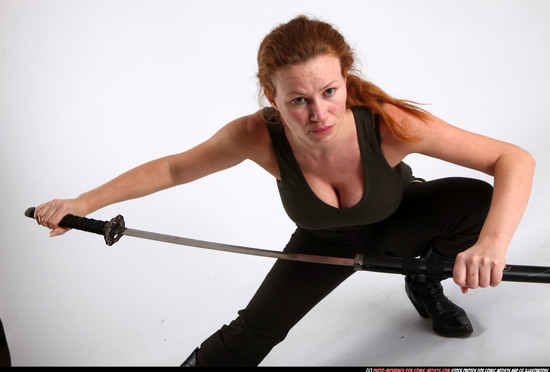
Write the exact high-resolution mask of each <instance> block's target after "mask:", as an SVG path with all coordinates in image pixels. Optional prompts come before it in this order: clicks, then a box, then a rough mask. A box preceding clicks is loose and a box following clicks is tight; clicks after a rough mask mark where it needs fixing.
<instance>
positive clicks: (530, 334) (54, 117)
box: [0, 0, 550, 366]
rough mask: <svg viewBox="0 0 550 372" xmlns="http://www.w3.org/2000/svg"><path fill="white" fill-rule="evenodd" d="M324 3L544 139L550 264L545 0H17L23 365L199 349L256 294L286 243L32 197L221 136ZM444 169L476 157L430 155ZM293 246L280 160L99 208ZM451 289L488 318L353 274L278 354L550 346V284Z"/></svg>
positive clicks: (11, 81) (399, 361)
mask: <svg viewBox="0 0 550 372" xmlns="http://www.w3.org/2000/svg"><path fill="white" fill-rule="evenodd" d="M301 13H305V14H308V15H312V16H315V17H319V18H322V19H324V20H328V21H330V22H332V23H333V24H335V25H336V26H337V27H338V28H339V29H340V30H341V31H342V33H343V34H344V35H345V36H346V38H347V39H348V41H349V42H350V44H351V45H352V46H353V47H354V48H355V49H356V51H357V54H358V56H359V58H360V59H361V62H362V67H363V72H364V74H365V75H366V76H367V77H368V78H369V79H370V80H372V81H373V82H375V83H376V84H378V85H380V86H381V87H382V88H384V89H385V90H386V91H387V92H388V93H390V94H391V95H394V96H396V97H399V98H405V99H412V100H415V101H418V102H423V103H428V104H429V106H427V108H428V109H429V110H430V111H432V112H433V113H434V114H436V115H438V116H440V117H441V118H443V119H444V120H446V121H448V122H450V123H452V124H454V125H457V126H460V127H462V128H465V129H468V130H472V131H475V132H479V133H482V134H485V135H488V136H492V137H496V138H498V139H501V140H504V141H509V142H513V143H515V144H517V145H520V146H522V147H524V148H525V149H527V150H528V151H530V152H531V153H532V154H533V155H534V157H535V158H536V160H537V171H536V176H535V183H534V187H533V192H532V197H531V201H530V203H529V206H528V208H527V211H526V213H525V216H524V219H523V221H522V223H521V225H520V227H519V229H518V232H517V234H516V236H515V238H514V240H513V242H512V244H511V247H510V251H509V255H508V259H509V263H514V264H526V265H542V266H547V265H550V253H549V249H548V248H549V245H548V243H549V237H550V230H549V228H548V222H547V221H548V220H547V217H546V216H547V215H548V206H549V205H550V204H549V197H548V187H549V184H550V156H549V154H550V151H549V150H548V146H549V139H550V137H549V133H550V130H549V129H548V126H549V124H550V105H549V104H548V99H549V97H550V72H549V71H550V69H549V68H548V66H550V3H549V2H547V1H543V0H538V1H536V0H530V1H524V0H517V1H503V0H498V1H496V0H495V1H471V0H460V1H458V0H456V1H451V0H423V1H395V0H392V1H367V0H361V1H350V0H340V1H325V0H312V1H286V0H284V1H280V0H279V1H263V0H240V1H224V0H201V1H185V0H184V1H175V0H174V1H168V0H155V1H153V0H149V1H144V0H98V1H88V0H87V1H74V0H57V1H55V0H21V1H16V0H0V123H1V124H0V125H1V128H2V131H1V134H0V152H1V159H2V163H1V164H2V168H1V173H0V177H1V187H2V193H1V197H2V208H0V216H1V217H0V218H1V221H2V223H1V224H0V229H1V230H0V239H1V240H0V244H1V245H0V318H1V319H2V322H3V323H4V328H5V331H6V335H7V338H8V343H9V347H10V352H11V358H12V363H13V364H14V365H19V366H26V365H179V363H181V362H182V361H183V360H184V359H185V358H186V357H187V356H188V354H189V353H190V352H191V351H192V350H193V349H194V348H195V347H196V346H197V345H199V344H200V342H201V341H202V340H204V339H205V338H206V337H208V336H209V335H210V334H211V333H213V332H214V331H216V330H217V329H218V328H219V327H220V326H221V325H222V324H224V323H227V322H229V321H231V320H232V319H233V318H234V317H235V316H236V312H237V310H239V309H240V308H242V307H244V306H245V305H246V303H247V302H248V300H249V298H250V297H251V296H252V294H253V293H254V292H255V289H256V288H257V286H258V285H259V284H260V282H261V280H262V279H263V277H264V275H265V274H266V273H267V271H268V270H269V268H270V266H271V265H272V264H273V260H272V259H268V258H258V257H249V256H243V255H238V254H230V253H221V252H212V251H206V250H201V249H195V248H188V247H183V246H173V245H169V244H163V243H155V242H148V241H143V240H139V239H135V238H131V237H123V238H122V239H121V241H120V242H118V243H117V244H115V245H114V246H113V247H107V246H106V245H105V244H104V243H103V240H102V238H101V237H100V236H97V235H92V234H87V233H82V232H76V231H71V232H69V233H68V234H66V235H65V236H63V237H59V238H55V239H50V238H48V231H47V230H46V229H44V228H41V227H37V225H36V224H35V223H34V222H33V221H32V220H30V219H28V218H26V217H24V216H23V212H24V211H25V209H26V208H27V207H30V206H35V205H38V204H40V203H43V202H45V201H48V200H50V199H52V198H69V197H75V196H77V195H79V194H80V193H82V192H84V191H87V190H89V189H91V188H93V187H96V186H98V185H100V184H102V183H104V182H106V181H108V180H110V179H111V178H113V177H115V176H116V175H118V174H120V173H122V172H124V171H126V170H127V169H129V168H132V167H134V166H137V165H139V164H141V163H143V162H145V161H148V160H152V159H154V158H158V157H161V156H164V155H167V154H172V153H176V152H180V151H184V150H186V149H188V148H190V147H192V146H194V145H196V144H198V143H199V142H201V141H203V140H206V139H207V138H208V137H209V136H211V135H212V134H213V133H214V132H215V131H216V130H217V129H218V128H220V127H221V126H222V125H224V124H225V123H227V122H229V121H230V120H232V119H234V118H236V117H238V116H242V115H246V114H249V113H251V112H253V111H255V110H256V109H257V108H258V102H257V85H256V80H255V73H256V63H255V61H256V52H257V48H258V45H259V43H260V42H261V40H262V38H263V37H264V35H265V34H266V33H268V32H269V30H270V29H271V28H272V27H274V26H276V25H277V24H279V23H282V22H286V21H288V20H290V19H291V18H293V17H294V16H296V15H298V14H301ZM407 162H408V163H409V164H411V166H412V167H413V169H414V171H415V174H416V175H417V176H421V177H424V178H427V179H432V178H437V177H443V176H448V175H468V176H473V177H479V178H482V179H486V180H489V181H491V179H490V178H488V177H486V176H485V175H482V174H479V173H475V172H470V171H468V170H466V169H462V168H459V167H456V166H453V165H449V164H444V163H442V162H440V161H435V160H428V159H423V158H420V157H411V158H410V159H407ZM119 213H120V214H122V215H124V216H125V220H126V224H127V225H128V227H132V228H137V229H145V230H151V231H156V232H162V233H169V234H174V235H180V236H186V237H191V238H197V239H205V240H211V241H217V242H225V243H232V244H239V245H248V246H253V247H259V248H264V249H273V250H281V249H282V247H283V246H284V244H285V243H286V241H287V239H288V237H289V235H290V233H291V232H292V231H293V229H294V227H293V224H292V223H291V222H290V221H289V220H288V218H287V217H286V215H285V213H284V211H283V209H282V207H281V205H280V201H279V196H278V194H277V190H276V185H275V181H274V180H273V179H272V178H271V177H270V176H269V175H268V174H267V173H266V172H264V171H263V170H261V169H260V168H259V167H258V166H256V165H255V164H252V163H246V162H245V163H243V164H241V165H239V166H238V167H236V168H233V169H231V170H228V171H224V172H221V173H219V174H216V175H213V176H211V177H207V178H206V179H203V180H199V181H197V182H195V183H193V184H190V185H186V186H182V187H179V188H176V189H172V190H168V191H165V192H162V193H159V194H156V195H152V196H150V197H147V198H143V199H139V200H134V201H129V202H125V203H121V204H119V205H115V206H110V207H107V208H105V209H103V210H100V211H98V212H96V213H94V214H93V215H91V217H94V218H98V219H103V220H107V219H110V218H112V217H114V216H115V215H116V214H119ZM445 287H446V288H447V291H446V292H447V293H448V295H449V296H450V297H451V298H452V299H453V300H455V302H457V303H458V304H460V305H461V306H463V307H464V308H466V310H467V311H468V313H469V315H470V317H471V319H472V322H473V323H474V327H475V333H474V334H473V335H472V336H471V337H469V338H467V339H459V340H454V339H443V338H440V337H438V336H435V335H434V334H433V333H432V332H431V329H430V327H431V325H430V322H429V321H427V320H424V319H421V318H420V317H419V316H418V314H417V313H416V312H415V311H414V309H413V308H412V305H411V304H410V303H409V302H408V299H407V298H406V296H405V293H404V290H403V278H402V277H401V276H399V275H389V274H376V273H368V272H362V273H357V274H356V275H354V276H353V277H352V278H351V279H350V280H349V281H347V282H346V283H344V284H343V285H342V286H341V287H340V288H338V289H337V290H336V291H335V292H334V293H333V294H331V295H330V296H329V297H328V298H327V299H326V300H325V301H323V302H322V303H321V304H320V305H319V306H318V307H316V308H315V309H314V310H313V311H312V312H311V313H310V314H309V315H308V316H307V317H306V318H305V319H304V320H303V321H302V322H301V323H299V324H298V325H297V326H296V327H295V329H294V330H293V331H292V332H291V333H290V334H289V336H288V338H287V340H285V341H284V342H283V343H282V344H280V345H279V346H277V347H276V348H275V349H274V350H273V351H272V353H271V354H270V355H269V356H268V357H267V358H266V359H265V360H264V362H263V365H266V366H273V365H307V366H317V365H319V366H320V365H363V366H374V365H376V366H407V365H409V366H410V365H414V366H422V365H432V366H433V365H439V366H450V365H460V366H464V365H470V366H471V365H478V366H479V365H489V366H495V365H546V366H548V365H550V353H548V344H549V343H550V321H549V320H548V314H549V313H550V287H549V286H548V285H545V284H526V283H510V282H507V283H503V284H502V285H501V286H499V287H497V288H490V289H479V290H475V291H470V293H469V294H467V295H465V296H464V295H462V294H461V293H460V290H459V288H457V287H456V286H455V285H454V284H453V283H452V282H451V281H446V282H445Z"/></svg>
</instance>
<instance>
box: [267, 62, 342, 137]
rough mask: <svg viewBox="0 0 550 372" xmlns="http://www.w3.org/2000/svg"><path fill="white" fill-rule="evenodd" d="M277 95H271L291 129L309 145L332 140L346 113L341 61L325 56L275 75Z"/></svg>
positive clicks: (274, 105) (276, 107)
mask: <svg viewBox="0 0 550 372" xmlns="http://www.w3.org/2000/svg"><path fill="white" fill-rule="evenodd" d="M273 83H274V86H275V89H276V95H275V97H271V98H270V97H268V99H269V101H270V103H271V105H272V106H273V107H274V108H275V109H277V110H278V111H279V112H280V114H281V117H282V119H283V124H284V125H285V129H287V132H288V131H290V134H291V135H293V136H294V137H295V138H296V139H298V140H300V141H305V143H307V144H310V145H311V144H318V143H325V142H328V141H329V140H330V139H331V138H333V137H334V136H335V135H336V134H337V133H338V131H339V129H340V127H341V124H342V122H343V119H344V114H345V112H346V97H347V91H346V79H345V78H344V77H343V76H342V72H341V66H340V60H339V59H338V58H337V57H334V56H332V55H323V56H319V57H316V58H313V59H311V60H309V61H307V62H304V63H300V64H297V65H293V66H290V67H288V68H286V69H283V70H281V71H279V72H277V73H276V74H275V77H274V81H273Z"/></svg>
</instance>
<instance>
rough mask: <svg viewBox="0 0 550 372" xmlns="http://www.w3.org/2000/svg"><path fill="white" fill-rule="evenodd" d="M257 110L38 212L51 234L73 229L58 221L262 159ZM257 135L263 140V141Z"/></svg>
mask: <svg viewBox="0 0 550 372" xmlns="http://www.w3.org/2000/svg"><path fill="white" fill-rule="evenodd" d="M258 124H259V122H258V116H257V114H256V115H252V116H250V117H243V118H239V119H237V120H235V121H233V122H231V123H229V124H227V125H226V126H224V127H223V128H222V129H220V130H219V131H218V132H217V133H216V134H215V135H214V136H212V137H211V138H210V139H208V140H207V141H205V142H203V143H201V144H199V145H197V146H196V147H193V148H191V149H190V150H187V151H185V152H182V153H180V154H175V155H171V156H166V157H163V158H160V159H156V160H153V161H151V162H148V163H145V164H143V165H140V166H138V167H136V168H134V169H131V170H129V171H128V172H125V173H123V174H121V175H120V176H118V177H116V178H114V179H113V180H111V181H109V182H107V183H106V184H104V185H102V186H99V187H97V188H95V189H93V190H90V191H88V192H85V193H83V194H81V195H80V196H78V197H77V198H74V199H64V200H62V199H54V200H51V201H49V202H47V203H44V204H42V205H39V206H38V207H36V210H35V218H36V220H37V222H38V223H39V224H40V225H43V226H46V227H48V228H50V229H51V230H52V231H51V232H50V236H57V235H61V234H64V233H65V232H66V231H67V230H68V229H67V228H63V227H59V225H58V223H59V221H61V219H62V218H63V217H64V216H66V215H67V214H73V215H76V216H81V217H83V216H86V215H88V214H90V213H92V212H94V211H96V210H99V209H101V208H103V207H105V206H108V205H111V204H115V203H119V202H122V201H125V200H129V199H135V198H140V197H143V196H146V195H149V194H152V193H155V192H158V191H161V190H164V189H167V188H170V187H173V186H176V185H181V184H184V183H188V182H192V181H194V180H197V179H199V178H202V177H204V176H207V175H209V174H212V173H215V172H218V171H221V170H224V169H227V168H230V167H233V166H235V165H237V164H239V163H240V162H242V161H243V160H245V159H247V158H248V159H253V160H257V159H260V160H261V158H262V156H263V155H261V153H262V152H264V151H263V150H265V147H263V149H262V146H261V144H262V143H264V144H265V141H262V140H261V138H262V137H265V135H264V133H263V132H264V131H265V130H262V129H261V128H262V127H261V126H259V125H258ZM258 135H259V137H260V141H258V139H259V138H258Z"/></svg>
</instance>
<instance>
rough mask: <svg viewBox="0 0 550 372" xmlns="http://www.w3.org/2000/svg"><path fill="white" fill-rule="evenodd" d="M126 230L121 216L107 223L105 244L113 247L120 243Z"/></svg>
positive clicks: (104, 234)
mask: <svg viewBox="0 0 550 372" xmlns="http://www.w3.org/2000/svg"><path fill="white" fill-rule="evenodd" d="M124 230H126V226H125V223H124V217H122V215H120V214H119V215H118V216H116V217H114V218H112V219H111V220H110V221H109V222H107V223H106V224H105V226H104V227H103V237H104V238H105V243H106V244H107V245H108V246H111V245H113V244H115V243H116V242H118V240H119V239H120V238H122V235H123V234H124Z"/></svg>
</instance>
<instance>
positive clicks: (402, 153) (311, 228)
mask: <svg viewBox="0 0 550 372" xmlns="http://www.w3.org/2000/svg"><path fill="white" fill-rule="evenodd" d="M353 66H354V56H353V53H352V51H351V49H350V47H349V45H348V44H347V43H346V41H345V40H344V38H343V37H342V35H341V34H340V33H339V32H338V31H337V30H335V29H334V28H333V27H332V26H331V25H329V24H327V23H324V22H321V21H318V20H312V19H308V18H306V17H303V16H300V17H297V18H295V19H293V20H291V21H290V22H288V23H286V24H283V25H280V26H279V27H277V28H275V29H274V30H273V31H272V32H271V33H270V34H268V35H267V36H266V37H265V39H264V41H263V42H262V44H261V46H260V49H259V53H258V79H259V82H260V86H261V88H262V93H263V94H264V95H265V97H266V98H267V100H268V101H269V103H270V105H271V107H268V108H264V109H262V110H260V111H258V112H256V113H254V114H251V115H249V116H246V117H242V118H238V119H236V120H234V121H232V122H230V123H229V124H227V125H225V126H224V127H222V128H221V129H220V130H219V131H218V132H217V133H216V134H215V135H214V136H212V137H211V138H210V139H209V140H207V141H205V142H204V143H202V144H199V145H198V146H196V147H194V148H192V149H190V150H188V151H186V152H183V153H181V154H177V155H173V156H168V157H165V158H162V159H158V160H154V161H152V162H149V163H147V164H144V165H142V166H139V167H137V168H135V169H133V170H130V171H129V172H127V173H124V174H122V175H121V176H119V177H117V178H115V179H114V180H112V181H110V182H108V183H106V184H105V185H103V186H100V187H98V188H96V189H94V190H91V191H89V192H86V193H84V194H82V195H80V196H79V197H78V198H76V199H70V200H52V201H50V202H48V203H45V204H43V205H40V206H39V207H37V209H36V213H35V216H36V218H37V221H38V223H39V224H41V225H44V226H46V227H48V228H50V229H52V231H51V233H50V234H51V236H56V235H61V234H63V233H64V232H66V231H67V229H65V228H62V227H59V226H58V223H59V221H60V220H61V219H62V218H63V216H65V215H66V214H69V213H70V214H74V215H79V216H85V215H87V214H89V213H91V212H93V211H96V210H98V209H100V208H102V207H104V206H107V205H110V204H113V203H117V202H121V201H124V200H128V199H131V198H138V197H142V196H145V195H148V194H151V193H154V192H157V191H160V190H163V189H166V188H169V187H173V186H176V185H181V184H185V183H188V182H191V181H194V180H196V179H198V178H201V177H204V176H207V175H209V174H212V173H214V172H217V171H220V170H223V169H227V168H230V167H232V166H235V165H237V164H239V163H240V162H242V161H243V160H245V159H250V160H252V161H254V162H256V163H257V164H259V165H260V166H261V167H263V168H264V169H265V170H266V171H268V172H269V173H270V174H271V175H273V176H274V177H275V178H276V179H277V185H278V187H279V192H280V196H281V200H282V202H283V205H284V207H285V210H286V211H287V213H288V215H289V217H290V218H291V219H292V220H293V221H294V222H295V223H296V225H297V229H296V231H295V233H294V234H293V235H292V237H291V239H290V241H289V243H288V245H287V246H286V248H285V252H301V253H310V254H318V255H319V254H321V255H336V256H342V257H353V256H354V255H355V254H356V253H358V252H363V253H366V254H370V255H391V256H403V257H416V256H423V257H427V256H435V257H436V258H437V257H439V258H445V257H448V258H452V259H455V266H454V271H453V279H454V281H455V283H456V284H458V285H459V286H460V287H461V288H462V289H463V292H464V293H466V292H467V290H468V289H475V288H478V287H487V286H496V285H498V284H499V283H500V281H501V278H502V272H503V269H504V265H505V255H506V250H507V247H508V245H509V243H510V240H511V238H512V235H513V234H514V231H515V229H516V227H517V225H518V223H519V221H520V219H521V216H522V214H523V211H524V209H525V207H526V204H527V201H528V198H529V193H530V188H531V182H532V178H533V170H534V160H533V158H532V157H531V155H530V154H529V153H527V152H526V151H524V150H522V149H520V148H518V147H516V146H514V145H511V144H508V143H504V142H500V141H497V140H494V139H490V138H487V137H483V136H480V135H477V134H473V133H469V132H466V131H463V130H460V129H458V128H456V127H454V126H451V125H449V124H447V123H445V122H444V121H442V120H440V119H438V118H436V117H434V116H432V115H431V114H429V113H428V112H426V111H424V110H422V109H419V108H418V107H416V106H415V105H414V104H413V103H412V102H409V101H402V100H398V99H394V98H392V97H390V96H388V95H387V94H386V93H384V92H383V91H382V90H381V89H379V88H377V87H376V86H374V85H373V84H371V83H369V82H367V81H365V80H363V79H361V78H360V77H359V74H357V73H356V72H355V71H354V68H353ZM412 153H419V154H424V155H426V156H431V157H435V158H438V159H442V160H446V161H449V162H451V163H454V164H458V165H462V166H466V167H469V168H472V169H476V170H479V171H482V172H485V173H487V174H490V175H493V176H494V188H493V187H491V186H490V185H488V184H487V183H485V182H482V181H478V180H473V179H466V178H448V179H440V180H434V181H429V182H425V181H423V180H420V179H416V178H414V177H413V175H412V171H411V169H410V167H409V166H408V165H406V164H405V163H404V162H403V159H404V158H405V157H406V156H407V155H409V154H412ZM352 273H353V269H352V268H348V267H340V266H331V265H322V264H312V263H302V262H293V261H284V260H279V261H277V262H276V263H275V265H274V266H273V268H272V269H271V271H270V272H269V274H268V275H267V277H266V278H265V280H264V282H263V283H262V285H261V286H260V288H259V289H258V291H257V292H256V294H255V295H254V297H253V298H252V300H251V301H250V303H249V304H248V306H247V307H246V308H245V309H243V310H241V311H239V316H238V318H237V319H235V320H234V321H233V322H231V323H230V324H229V325H224V326H223V327H221V328H220V330H219V331H217V332H215V333H214V334H213V335H212V336H210V337H209V338H208V339H207V340H205V341H204V342H203V343H202V344H201V346H200V347H199V348H197V349H196V350H195V351H194V352H193V353H192V354H191V356H190V357H189V358H188V359H187V360H186V361H185V362H184V365H188V366H195V365H213V366H216V365H242V366H246V365H258V364H259V363H260V362H261V361H262V360H263V358H264V357H265V356H266V355H267V354H268V353H269V352H270V350H271V349H272V348H273V347H274V346H275V345H276V344H277V343H279V342H281V341H282V340H283V339H284V338H285V336H286V334H287V333H288V331H289V330H290V329H291V328H292V327H293V326H294V325H295V324H296V323H297V322H298V321H299V320H300V319H301V318H302V317H303V316H304V315H305V314H306V313H307V312H308V311H309V310H311V308H313V306H315V305H316V304H317V303H318V302H319V301H320V300H321V299H323V298H324V297H325V296H326V295H327V294H328V293H330V291H331V290H333V289H334V288H336V287H337V286H338V285H339V284H340V283H341V282H342V281H343V280H345V279H346V278H347V277H349V276H350V275H351V274H352ZM405 289H406V293H407V295H408V297H409V298H410V300H411V302H412V304H413V306H414V307H415V308H416V310H417V311H418V312H419V314H420V315H421V316H423V317H430V318H431V319H432V324H433V329H434V331H435V332H436V333H437V334H439V335H442V336H448V337H464V336H467V335H469V334H471V333H472V331H473V328H472V325H471V322H470V321H469V319H468V316H467V315H466V313H465V312H464V310H463V309H461V308H460V307H458V306H457V305H455V304H454V303H452V302H451V301H450V300H449V299H447V297H446V296H445V295H444V294H443V289H442V286H441V284H440V280H438V279H435V278H432V279H426V280H420V279H419V278H416V277H411V276H407V277H406V278H405Z"/></svg>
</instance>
